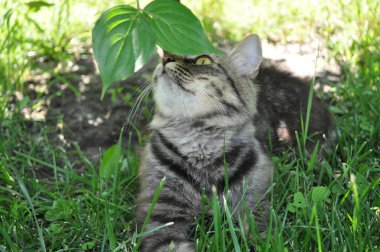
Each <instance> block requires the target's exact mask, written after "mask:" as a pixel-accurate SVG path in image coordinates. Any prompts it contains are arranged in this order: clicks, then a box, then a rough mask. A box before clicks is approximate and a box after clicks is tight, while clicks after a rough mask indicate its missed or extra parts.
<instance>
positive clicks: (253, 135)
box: [137, 35, 317, 252]
mask: <svg viewBox="0 0 380 252" xmlns="http://www.w3.org/2000/svg"><path fill="white" fill-rule="evenodd" d="M261 60H262V53H261V44H260V40H259V38H258V36H256V35H251V36H249V37H247V38H246V39H244V40H243V41H242V42H241V43H240V44H238V45H237V46H236V47H234V48H233V49H232V50H230V51H229V52H228V53H226V54H225V55H224V56H221V57H211V56H208V55H202V56H199V57H195V58H192V57H177V56H170V55H169V56H168V55H167V56H166V57H164V59H163V62H162V64H159V65H158V66H157V68H156V70H155V72H154V80H155V86H154V98H155V102H156V105H157V109H156V112H155V115H154V118H153V121H152V122H151V125H150V126H151V130H152V133H151V136H150V139H149V142H148V144H147V146H146V149H145V152H144V154H143V158H142V159H143V160H142V164H141V167H140V172H141V176H140V179H141V189H140V194H139V196H138V200H137V222H138V225H139V227H140V228H141V226H142V223H143V222H144V219H145V217H146V215H147V212H148V209H149V207H150V204H151V202H152V199H153V196H154V193H155V190H156V188H157V186H158V184H159V182H160V181H161V179H162V178H164V177H166V183H165V185H164V187H163V190H162V192H161V194H160V196H159V198H158V201H157V203H156V205H155V208H154V210H153V213H152V215H151V217H150V220H149V222H148V225H147V227H146V230H150V229H153V228H155V227H157V226H160V225H163V224H165V223H168V222H174V224H173V225H170V226H167V227H165V228H163V229H160V230H158V231H156V232H154V233H152V234H149V235H147V236H144V237H143V239H142V244H141V250H142V251H149V252H150V251H168V250H170V251H194V250H195V249H194V245H193V244H192V242H190V241H189V240H188V239H187V233H188V231H189V229H190V228H191V227H192V225H193V224H194V222H195V218H199V217H200V216H201V209H202V200H201V198H202V192H204V193H205V194H206V195H208V196H211V195H212V189H213V188H215V189H216V191H217V194H218V195H219V198H220V199H221V198H222V197H221V196H222V195H223V194H225V193H228V194H229V196H228V199H229V202H228V204H229V206H230V207H231V209H237V211H236V213H239V212H240V210H241V206H240V205H239V204H240V203H241V199H242V197H244V198H245V200H246V203H247V206H248V207H249V209H251V210H252V213H253V214H254V217H255V220H256V222H257V223H258V227H259V229H260V230H261V231H264V230H265V227H266V225H267V219H268V207H269V204H268V201H267V199H266V197H265V194H266V192H267V190H268V188H269V186H270V182H271V174H272V169H273V165H272V163H271V161H270V159H269V157H268V154H267V151H266V150H265V147H264V144H265V143H264V140H261V139H267V137H265V135H266V136H267V135H268V133H270V134H272V133H273V134H274V135H273V136H272V139H275V138H276V139H277V140H278V139H280V137H282V138H283V137H284V131H278V130H276V129H273V130H272V129H271V128H270V127H271V125H272V123H270V122H269V121H270V120H273V118H272V119H271V118H269V119H268V118H267V117H268V114H269V116H272V117H275V116H276V115H272V114H271V113H266V112H265V111H267V110H266V108H265V107H266V106H265V105H263V104H261V106H258V104H257V103H258V102H259V100H260V99H259V97H258V94H259V92H260V90H259V88H258V86H257V85H256V84H255V83H254V82H253V81H252V79H253V78H254V77H256V75H257V73H258V70H259V66H260V63H261ZM261 100H263V99H261ZM264 100H266V99H264ZM259 105H260V104H259ZM258 107H259V108H261V110H264V111H258V110H257V108H258ZM260 115H263V117H262V119H261V120H260ZM297 116H299V114H298V115H297ZM263 120H266V121H267V122H263ZM276 120H277V121H276V122H281V125H280V124H278V125H280V126H281V127H283V126H284V124H285V125H286V123H287V120H286V118H285V119H283V120H280V119H279V118H277V119H276ZM274 125H275V124H274ZM276 127H278V126H276ZM279 129H281V128H279ZM287 130H288V129H287ZM315 131H317V130H315ZM276 132H277V134H276ZM279 132H280V133H281V134H280V133H279ZM285 133H286V134H285V135H286V136H288V135H289V134H292V133H291V132H290V133H289V132H287V131H285ZM289 137H290V136H289ZM258 139H260V140H258ZM280 140H281V139H280ZM260 141H261V142H260ZM225 164H226V167H227V169H226V170H227V178H228V180H227V181H228V188H229V190H228V192H226V190H225V187H226V176H225ZM243 185H244V188H245V189H244V192H243ZM243 193H244V195H243ZM210 214H212V213H210Z"/></svg>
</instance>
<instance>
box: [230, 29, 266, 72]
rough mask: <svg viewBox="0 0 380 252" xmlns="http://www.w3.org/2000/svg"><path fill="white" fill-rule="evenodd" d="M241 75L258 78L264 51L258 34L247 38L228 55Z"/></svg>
mask: <svg viewBox="0 0 380 252" xmlns="http://www.w3.org/2000/svg"><path fill="white" fill-rule="evenodd" d="M228 57H229V60H230V62H231V63H232V65H234V67H235V69H236V70H237V72H238V74H239V75H242V76H249V77H252V78H254V77H256V75H257V73H258V72H259V67H260V63H261V60H262V49H261V42H260V38H259V36H257V35H256V34H253V35H250V36H248V37H246V38H245V39H244V40H243V41H241V42H240V43H239V44H238V45H236V46H235V47H234V48H233V49H232V50H231V51H230V52H229V54H228Z"/></svg>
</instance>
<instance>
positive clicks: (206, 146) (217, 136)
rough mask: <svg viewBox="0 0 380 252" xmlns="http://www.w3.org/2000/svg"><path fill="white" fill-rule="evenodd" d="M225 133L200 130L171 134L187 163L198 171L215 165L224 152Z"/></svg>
mask: <svg viewBox="0 0 380 252" xmlns="http://www.w3.org/2000/svg"><path fill="white" fill-rule="evenodd" d="M224 138H225V137H224V133H223V132H222V131H220V130H204V129H199V128H194V129H187V130H186V131H175V132H171V141H172V142H173V144H175V145H176V146H177V148H178V150H179V151H180V152H181V153H182V154H183V156H185V157H186V161H187V162H188V163H189V164H190V165H191V166H193V167H196V168H198V169H201V168H204V167H205V166H208V165H210V164H211V163H213V161H214V160H215V158H217V157H218V156H219V155H220V153H221V152H222V151H223V146H224Z"/></svg>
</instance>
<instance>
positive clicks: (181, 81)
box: [154, 36, 261, 118]
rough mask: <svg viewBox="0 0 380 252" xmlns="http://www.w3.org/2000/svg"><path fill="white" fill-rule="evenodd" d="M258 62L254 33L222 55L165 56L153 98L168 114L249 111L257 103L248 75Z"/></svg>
mask: <svg viewBox="0 0 380 252" xmlns="http://www.w3.org/2000/svg"><path fill="white" fill-rule="evenodd" d="M260 62H261V45H260V41H259V39H258V37H257V36H250V37H248V38H246V39H245V40H243V42H241V43H240V44H239V45H238V46H236V47H235V48H234V49H233V50H231V51H230V52H229V53H227V54H226V55H224V56H221V57H213V56H209V55H201V56H198V57H178V56H166V57H165V58H164V59H163V62H162V63H160V64H159V65H158V66H157V68H156V70H155V72H154V80H155V84H156V85H155V90H154V97H155V100H156V103H157V107H158V110H159V111H160V112H161V113H162V114H164V115H167V116H176V117H186V118H194V117H199V116H204V115H207V114H210V113H221V114H227V113H231V112H235V113H238V112H247V111H248V112H249V111H250V109H249V108H250V107H252V108H254V107H255V106H254V103H255V102H256V97H255V95H256V91H255V89H254V86H253V85H252V82H251V80H250V78H252V77H254V75H255V74H256V73H257V70H258V67H259V64H260Z"/></svg>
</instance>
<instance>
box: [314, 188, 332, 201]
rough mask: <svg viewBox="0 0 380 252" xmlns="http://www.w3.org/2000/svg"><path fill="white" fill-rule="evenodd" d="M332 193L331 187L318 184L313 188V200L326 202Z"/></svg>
mask: <svg viewBox="0 0 380 252" xmlns="http://www.w3.org/2000/svg"><path fill="white" fill-rule="evenodd" d="M329 195H330V189H328V188H327V187H324V186H317V187H313V188H312V189H311V200H312V201H313V202H314V203H318V202H325V201H326V200H327V199H328V197H329Z"/></svg>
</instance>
